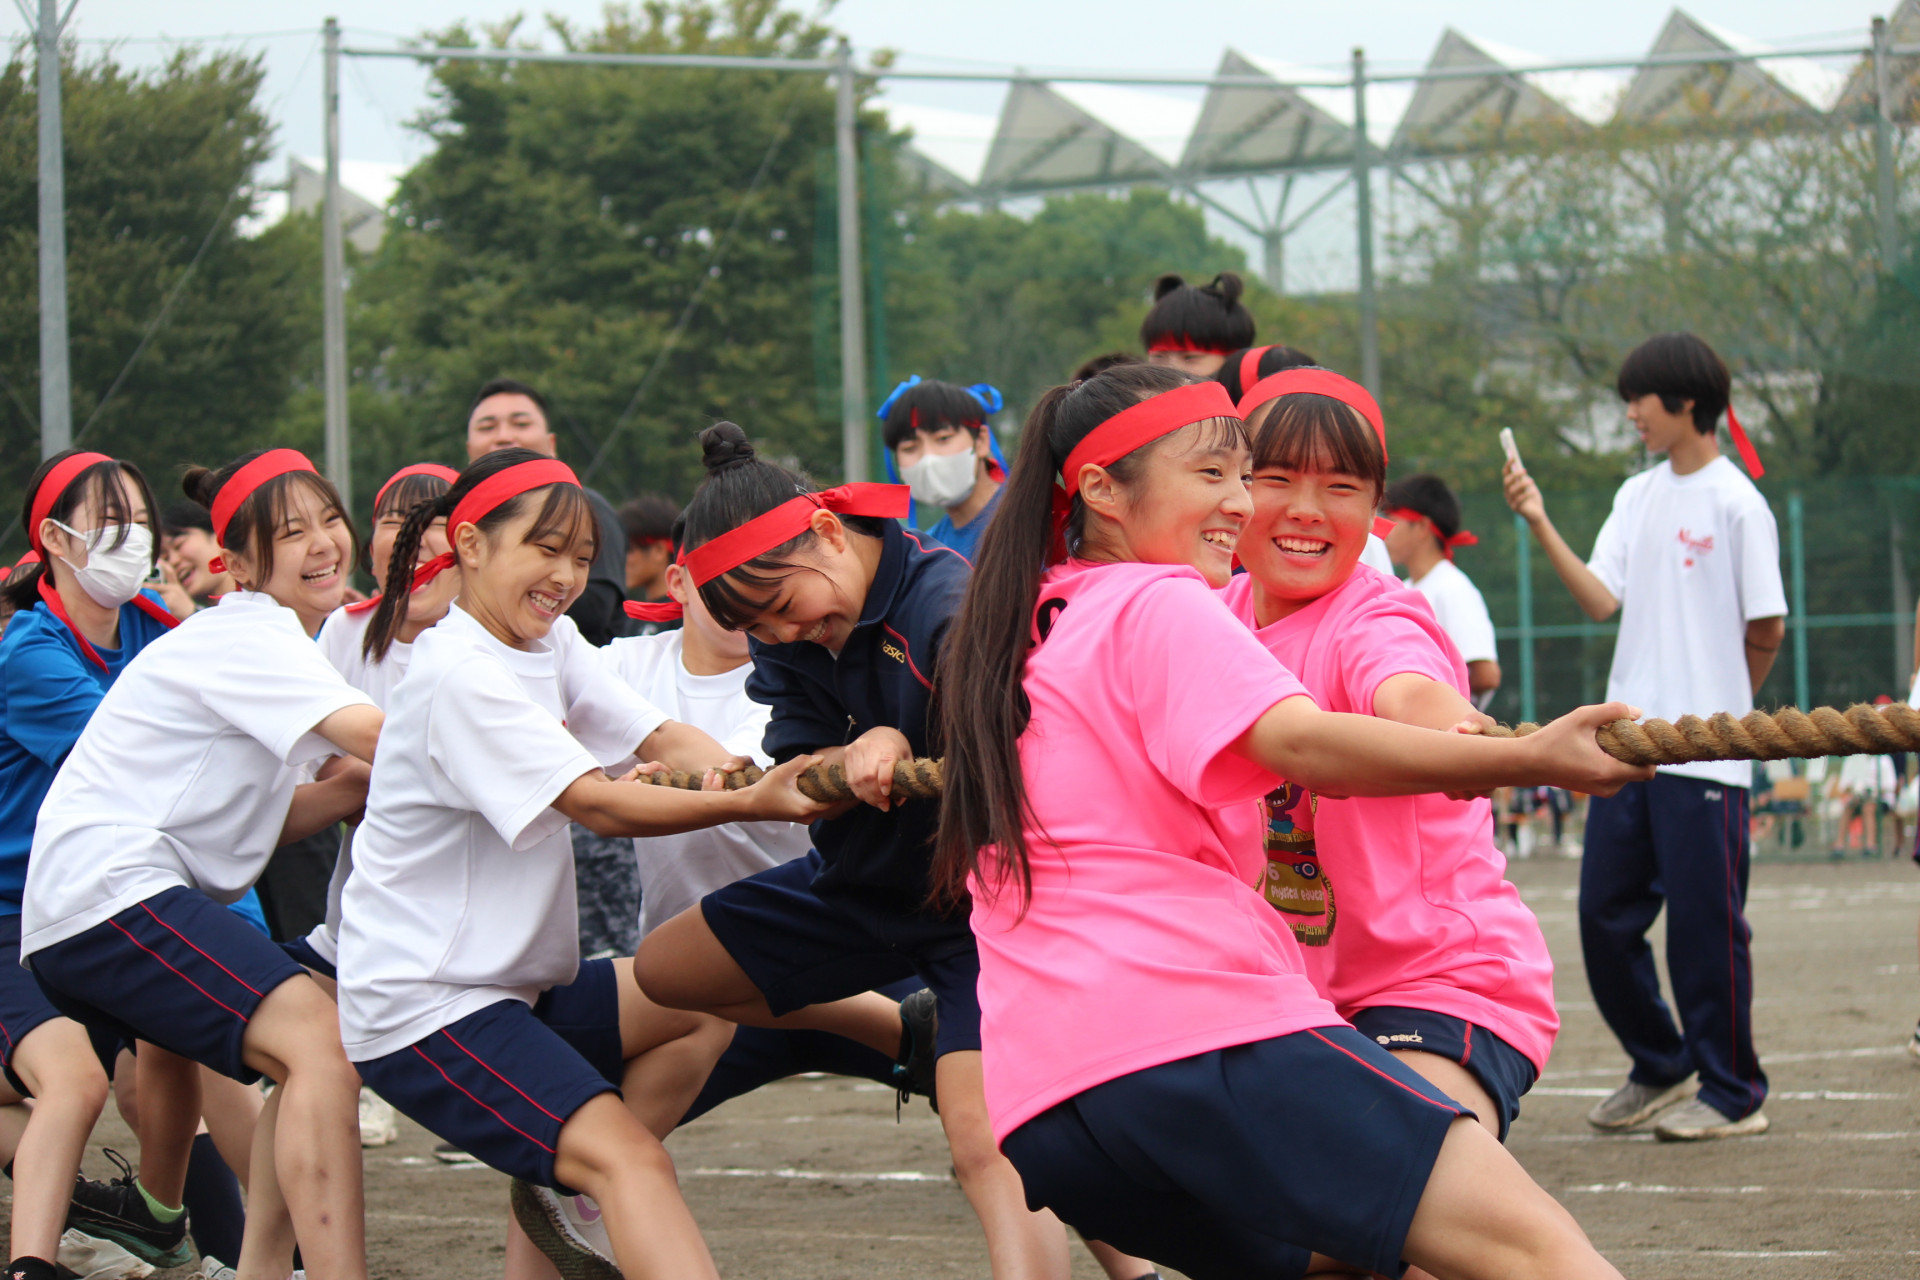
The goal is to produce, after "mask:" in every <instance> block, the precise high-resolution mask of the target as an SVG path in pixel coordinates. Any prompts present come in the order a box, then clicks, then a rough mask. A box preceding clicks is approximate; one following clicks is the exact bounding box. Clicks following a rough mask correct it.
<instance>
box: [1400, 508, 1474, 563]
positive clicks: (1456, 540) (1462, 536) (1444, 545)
mask: <svg viewBox="0 0 1920 1280" xmlns="http://www.w3.org/2000/svg"><path fill="white" fill-rule="evenodd" d="M1387 514H1388V515H1389V516H1391V517H1392V518H1393V519H1392V520H1388V521H1387V522H1386V524H1387V527H1388V528H1389V529H1391V528H1392V527H1393V521H1394V520H1405V521H1406V522H1407V523H1408V524H1417V525H1421V526H1423V527H1424V528H1425V529H1426V531H1427V532H1428V533H1430V534H1432V535H1433V537H1434V540H1435V541H1436V542H1438V543H1439V544H1440V550H1441V551H1442V552H1443V553H1444V554H1445V555H1446V557H1447V559H1449V560H1451V559H1453V552H1454V548H1456V547H1477V546H1479V545H1480V539H1479V538H1478V537H1477V536H1475V534H1474V532H1473V530H1471V529H1462V530H1460V531H1459V532H1457V533H1455V534H1453V535H1452V536H1451V537H1448V536H1446V535H1444V534H1442V533H1441V532H1440V526H1439V525H1437V524H1435V523H1434V522H1433V518H1432V517H1431V516H1429V515H1427V514H1426V513H1424V512H1420V511H1415V510H1414V509H1413V508H1412V507H1395V508H1394V509H1393V510H1392V511H1390V512H1388V513H1387ZM1380 523H1381V522H1380V521H1377V520H1376V521H1375V522H1374V527H1375V529H1376V530H1378V528H1379V525H1380ZM1380 536H1381V537H1383V538H1384V537H1385V536H1386V535H1385V534H1384V533H1383V534H1381V535H1380Z"/></svg>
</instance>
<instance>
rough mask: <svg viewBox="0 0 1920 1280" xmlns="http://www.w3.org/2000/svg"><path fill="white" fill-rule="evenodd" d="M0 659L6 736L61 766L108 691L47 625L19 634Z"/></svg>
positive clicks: (49, 764)
mask: <svg viewBox="0 0 1920 1280" xmlns="http://www.w3.org/2000/svg"><path fill="white" fill-rule="evenodd" d="M32 616H34V615H25V616H24V617H23V619H22V620H23V621H24V620H25V618H26V617H32ZM4 661H5V666H6V673H5V679H6V690H7V704H6V720H7V736H8V737H10V738H12V739H13V740H14V741H15V742H17V743H19V744H20V745H21V746H22V747H24V748H25V749H26V750H27V752H28V753H29V754H31V755H32V756H33V757H34V758H35V759H37V760H39V761H40V762H41V763H42V764H44V765H46V766H47V767H48V768H52V769H57V768H59V767H60V762H61V761H62V760H65V759H66V758H67V752H69V751H71V750H73V744H74V743H76V742H78V741H79V740H80V731H81V730H83V729H85V728H86V727H87V721H88V720H90V719H92V718H93V710H94V708H95V707H97V706H99V705H100V699H101V698H102V697H104V696H105V694H106V690H105V689H104V688H103V687H102V686H101V683H100V681H99V680H98V679H97V678H96V677H95V676H94V675H93V674H92V673H91V672H90V671H89V670H88V669H87V667H86V665H85V664H86V659H85V658H83V657H81V656H80V653H79V651H78V650H77V649H76V648H75V647H74V645H73V642H72V641H70V640H68V639H67V638H66V637H65V636H62V635H59V634H57V633H56V632H54V631H52V630H51V629H50V628H46V627H37V628H35V629H34V630H33V631H32V632H31V633H30V634H27V635H22V636H20V637H19V638H18V639H17V640H16V641H15V642H14V643H12V644H10V645H8V646H7V647H6V650H5V659H4Z"/></svg>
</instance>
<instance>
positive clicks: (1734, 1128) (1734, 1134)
mask: <svg viewBox="0 0 1920 1280" xmlns="http://www.w3.org/2000/svg"><path fill="white" fill-rule="evenodd" d="M1766 1131H1767V1114H1766V1112H1764V1111H1756V1112H1754V1113H1753V1114H1752V1115H1749V1116H1743V1117H1741V1118H1740V1119H1738V1120H1729V1119H1728V1118H1727V1117H1726V1116H1723V1115H1721V1114H1720V1112H1718V1111H1717V1110H1715V1109H1714V1108H1713V1107H1710V1106H1708V1105H1707V1104H1706V1103H1704V1102H1702V1101H1700V1099H1698V1098H1695V1099H1694V1100H1693V1101H1691V1102H1689V1103H1687V1104H1685V1105H1684V1106H1678V1107H1675V1108H1674V1109H1673V1110H1671V1111H1669V1112H1667V1113H1666V1114H1665V1115H1663V1116H1661V1117H1660V1123H1659V1124H1656V1125H1655V1126H1653V1136H1654V1137H1656V1138H1658V1139H1660V1141H1662V1142H1705V1141H1707V1140H1709V1139H1712V1138H1744V1137H1747V1136H1749V1135H1751V1134H1756V1133H1765V1132H1766Z"/></svg>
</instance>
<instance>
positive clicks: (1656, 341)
mask: <svg viewBox="0 0 1920 1280" xmlns="http://www.w3.org/2000/svg"><path fill="white" fill-rule="evenodd" d="M1614 386H1615V389H1616V390H1618V391H1619V392H1620V398H1621V399H1622V400H1638V399H1639V398H1640V397H1641V396H1647V395H1653V396H1659V397H1660V403H1661V404H1662V405H1664V406H1666V410H1667V412H1668V413H1679V412H1680V407H1681V405H1683V404H1685V403H1686V402H1687V401H1689V400H1691V401H1693V429H1694V430H1695V431H1698V432H1700V433H1701V434H1702V435H1704V434H1706V433H1707V432H1709V431H1712V430H1713V429H1714V428H1715V427H1717V426H1718V425H1719V423H1720V415H1721V414H1723V413H1725V412H1726V410H1727V397H1728V395H1729V394H1730V393H1731V392H1732V390H1733V376H1732V375H1731V374H1729V373H1728V372H1727V362H1726V361H1724V360H1722V359H1721V358H1720V356H1719V354H1718V353H1717V352H1715V351H1714V349H1713V348H1712V347H1710V346H1708V345H1707V344H1706V342H1705V341H1704V340H1702V339H1700V338H1698V337H1696V336H1694V335H1693V334H1691V333H1661V334H1655V335H1654V336H1653V337H1651V338H1648V339H1647V340H1646V341H1645V342H1643V343H1641V344H1640V345H1639V346H1637V347H1635V348H1634V349H1633V350H1632V351H1629V352H1628V353H1627V358H1626V359H1625V360H1623V361H1621V362H1620V377H1619V379H1618V380H1617V381H1616V382H1615V384H1614Z"/></svg>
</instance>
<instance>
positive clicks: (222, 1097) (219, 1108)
mask: <svg viewBox="0 0 1920 1280" xmlns="http://www.w3.org/2000/svg"><path fill="white" fill-rule="evenodd" d="M266 1101H267V1100H266V1097H265V1096H264V1095H263V1094H262V1093H261V1092H260V1089H259V1086H257V1085H251V1084H241V1083H240V1082H239V1081H238V1080H235V1079H233V1078H232V1077H231V1076H223V1075H221V1074H220V1073H219V1072H218V1071H215V1070H214V1069H213V1068H211V1067H202V1068H200V1114H201V1116H202V1117H203V1118H204V1119H205V1120H206V1122H207V1132H208V1133H210V1134H212V1135H213V1145H214V1147H215V1148H216V1149H218V1150H219V1152H220V1158H221V1159H222V1160H225V1161H226V1162H227V1167H228V1168H229V1169H231V1170H233V1176H234V1177H236V1178H238V1179H240V1187H241V1189H242V1190H243V1191H244V1190H246V1189H247V1187H248V1185H249V1184H248V1181H247V1173H248V1165H249V1163H250V1162H251V1160H252V1155H253V1126H254V1122H255V1121H257V1120H258V1119H259V1118H260V1109H261V1108H262V1107H263V1106H265V1105H266Z"/></svg>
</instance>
